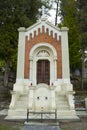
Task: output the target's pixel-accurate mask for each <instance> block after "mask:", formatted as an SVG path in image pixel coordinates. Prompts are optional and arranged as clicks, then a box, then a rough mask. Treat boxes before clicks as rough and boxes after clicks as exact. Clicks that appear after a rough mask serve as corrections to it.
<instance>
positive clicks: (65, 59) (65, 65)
mask: <svg viewBox="0 0 87 130" xmlns="http://www.w3.org/2000/svg"><path fill="white" fill-rule="evenodd" d="M68 30H69V29H68V28H67V27H62V28H61V32H62V36H61V44H62V78H63V79H65V80H66V79H69V78H70V72H69V50H68V48H69V47H68Z"/></svg>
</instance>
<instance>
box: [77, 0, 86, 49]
mask: <svg viewBox="0 0 87 130" xmlns="http://www.w3.org/2000/svg"><path fill="white" fill-rule="evenodd" d="M76 5H77V11H78V21H79V27H80V35H81V47H82V48H84V49H86V48H87V29H86V28H87V1H86V0H77V1H76Z"/></svg>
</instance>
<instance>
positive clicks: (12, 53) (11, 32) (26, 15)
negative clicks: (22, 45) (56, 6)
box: [0, 0, 48, 86]
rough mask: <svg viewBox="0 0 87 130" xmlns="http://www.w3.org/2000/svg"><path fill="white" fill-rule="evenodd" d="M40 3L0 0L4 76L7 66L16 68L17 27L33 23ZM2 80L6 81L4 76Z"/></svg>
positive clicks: (0, 51)
mask: <svg viewBox="0 0 87 130" xmlns="http://www.w3.org/2000/svg"><path fill="white" fill-rule="evenodd" d="M45 4H46V3H44V5H45ZM41 5H42V0H4V1H3V0H0V60H2V61H3V60H4V61H5V64H6V65H5V68H6V69H7V70H6V69H5V75H6V78H8V76H7V75H8V74H7V73H9V69H8V67H11V68H12V69H14V70H16V62H17V46H18V32H17V29H18V28H19V27H29V26H30V25H32V24H34V23H35V22H36V20H37V15H38V13H39V12H38V8H40V7H41ZM47 6H48V4H47ZM8 63H10V64H8ZM9 65H10V66H9ZM4 81H6V79H5V78H4ZM6 84H7V83H6ZM5 86H6V85H5Z"/></svg>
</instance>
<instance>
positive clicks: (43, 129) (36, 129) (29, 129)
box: [22, 125, 60, 130]
mask: <svg viewBox="0 0 87 130" xmlns="http://www.w3.org/2000/svg"><path fill="white" fill-rule="evenodd" d="M22 130H60V127H59V126H56V125H54V126H52V125H26V126H24V127H23V128H22Z"/></svg>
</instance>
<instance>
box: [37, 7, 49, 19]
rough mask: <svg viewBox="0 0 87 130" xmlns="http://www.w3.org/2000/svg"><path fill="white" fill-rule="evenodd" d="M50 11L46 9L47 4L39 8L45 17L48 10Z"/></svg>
mask: <svg viewBox="0 0 87 130" xmlns="http://www.w3.org/2000/svg"><path fill="white" fill-rule="evenodd" d="M47 11H48V9H46V8H45V6H44V5H42V7H41V8H40V9H39V12H41V13H42V16H41V17H42V18H44V17H46V15H45V14H46V12H47Z"/></svg>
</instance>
